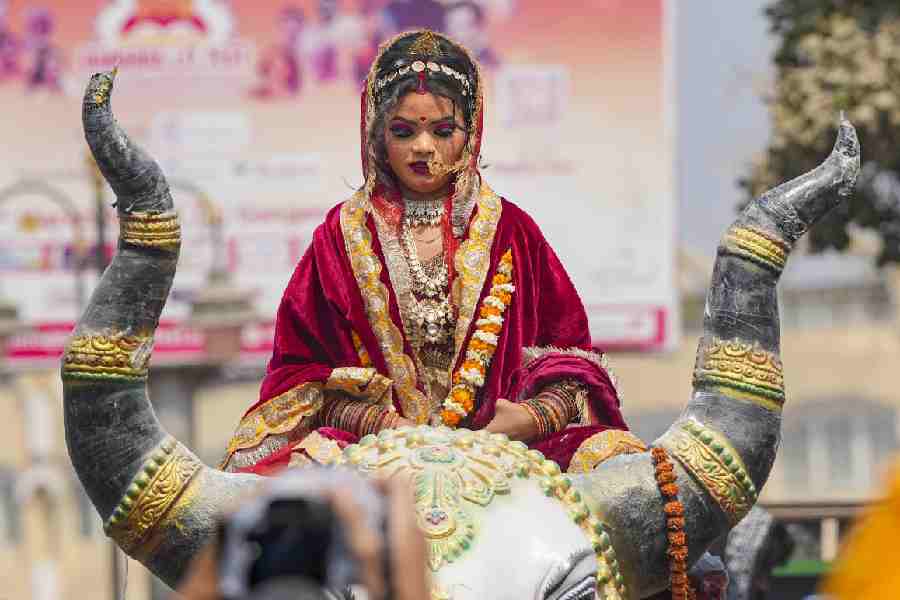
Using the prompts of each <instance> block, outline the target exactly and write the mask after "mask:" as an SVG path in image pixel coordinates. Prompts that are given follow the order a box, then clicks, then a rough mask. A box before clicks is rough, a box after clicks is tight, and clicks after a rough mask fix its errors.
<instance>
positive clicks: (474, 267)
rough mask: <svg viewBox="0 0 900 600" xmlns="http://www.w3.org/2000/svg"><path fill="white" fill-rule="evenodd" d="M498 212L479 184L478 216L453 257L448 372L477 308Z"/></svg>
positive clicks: (490, 192)
mask: <svg viewBox="0 0 900 600" xmlns="http://www.w3.org/2000/svg"><path fill="white" fill-rule="evenodd" d="M501 211H502V203H501V202H500V197H499V196H497V194H495V193H494V192H493V190H491V188H490V187H488V185H487V184H486V183H482V185H481V196H480V197H479V199H478V213H477V214H476V215H475V218H474V219H473V220H472V225H471V226H470V227H469V237H468V239H466V241H464V242H463V243H462V244H460V245H459V248H458V249H457V250H456V256H455V257H454V263H455V265H456V272H457V274H458V276H457V277H456V281H454V282H453V288H454V292H453V296H454V297H455V298H458V299H459V301H458V303H457V306H458V307H459V318H458V319H457V321H456V336H455V348H456V351H455V352H454V355H453V360H452V361H450V371H451V372H452V370H453V367H454V366H455V365H456V361H457V360H459V355H460V353H461V352H462V351H463V348H464V344H465V341H466V337H467V336H468V333H469V326H470V325H471V324H472V319H473V317H474V316H475V311H476V309H477V308H478V299H479V298H480V297H481V290H482V289H483V288H484V281H485V279H486V278H487V273H488V269H489V268H490V266H491V247H492V246H493V245H494V234H495V233H496V232H497V224H498V223H499V222H500V213H501Z"/></svg>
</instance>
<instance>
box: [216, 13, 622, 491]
mask: <svg viewBox="0 0 900 600" xmlns="http://www.w3.org/2000/svg"><path fill="white" fill-rule="evenodd" d="M362 100H363V102H362V110H363V119H362V123H361V130H362V131H361V133H362V160H363V169H364V173H365V178H366V179H365V185H364V186H363V187H362V189H360V190H359V191H358V192H357V193H356V194H355V195H354V196H353V197H352V198H350V199H349V200H347V201H346V202H343V203H342V204H340V205H338V206H337V207H335V208H334V209H332V210H331V211H330V212H329V213H328V216H327V217H326V219H325V222H324V223H323V224H322V225H321V226H320V227H319V228H318V229H317V230H316V232H315V234H314V236H313V241H312V244H311V246H310V248H309V250H308V251H307V253H306V255H305V256H304V257H303V259H302V260H301V261H300V264H299V265H298V266H297V269H296V271H295V273H294V275H293V277H292V279H291V281H290V283H289V285H288V287H287V290H286V291H285V293H284V297H283V299H282V303H281V307H280V308H279V311H278V317H277V323H276V332H275V348H274V352H273V356H272V359H271V361H270V363H269V367H268V372H267V375H266V377H265V380H264V381H263V384H262V389H261V392H260V400H259V402H258V403H257V404H256V405H254V406H253V407H251V409H250V410H249V411H248V412H247V413H246V415H245V417H244V418H243V420H242V421H241V424H240V425H239V427H238V429H237V432H236V433H235V435H234V437H233V438H232V441H231V444H230V445H229V451H228V455H227V456H226V459H225V461H224V463H223V466H224V467H225V468H226V469H228V470H232V471H254V472H257V473H266V472H269V471H272V470H274V469H278V468H282V467H284V466H287V465H290V464H299V463H305V462H307V461H308V460H310V459H312V460H317V461H327V460H328V459H329V458H330V457H332V456H334V454H335V453H336V452H339V451H340V448H342V447H343V446H345V445H346V444H348V443H353V442H356V441H357V440H358V439H360V437H362V436H364V435H367V434H371V433H377V432H378V431H380V430H382V429H386V428H395V427H398V426H402V425H411V424H431V425H441V424H443V425H447V426H450V427H468V428H470V429H482V428H486V429H487V430H488V431H492V432H499V433H504V434H506V435H507V436H509V437H510V438H512V439H517V440H521V441H524V442H526V443H528V444H529V445H530V446H531V447H533V448H536V449H538V450H541V451H542V452H544V453H545V454H546V455H547V456H548V457H549V458H552V459H554V460H557V461H558V462H559V463H560V464H561V466H562V467H563V468H566V466H567V465H568V463H569V460H570V459H571V457H572V453H573V452H574V451H575V449H576V448H578V446H579V444H580V443H581V442H583V441H584V440H586V439H587V438H588V437H590V436H592V435H593V434H595V433H598V432H600V431H603V430H605V429H608V428H618V429H624V428H625V423H624V421H623V419H622V415H621V413H620V412H619V400H618V396H617V393H616V390H615V386H614V382H613V380H612V378H611V376H610V375H609V373H608V372H607V370H606V368H605V361H604V359H603V357H602V356H601V355H600V354H597V353H595V352H593V351H592V350H591V346H590V334H589V331H588V322H587V316H586V314H585V311H584V307H583V306H582V304H581V301H580V299H579V298H578V295H577V293H576V292H575V288H574V287H573V286H572V283H571V281H570V280H569V278H568V276H567V275H566V272H565V270H564V269H563V266H562V265H561V264H560V262H559V260H558V259H557V257H556V255H555V254H554V252H553V250H552V249H551V248H550V246H549V245H548V244H547V242H546V240H544V238H543V236H542V235H541V232H540V230H539V229H538V227H537V226H536V225H535V223H534V222H533V221H532V220H531V218H530V217H528V215H526V214H525V213H524V212H523V211H522V210H521V209H520V208H518V207H517V206H515V205H514V204H512V203H510V202H507V201H506V200H504V199H501V198H500V197H498V196H497V195H496V194H495V193H494V192H493V191H492V190H491V189H490V188H489V187H488V186H487V184H486V183H485V182H484V181H483V180H482V178H481V176H480V174H479V172H478V156H479V148H480V145H481V132H482V117H483V97H482V79H481V76H480V75H479V71H478V67H477V65H476V63H475V61H474V60H473V59H472V58H471V57H470V56H469V54H468V53H467V52H466V51H465V50H464V49H463V48H461V47H460V46H458V45H457V44H455V43H453V42H451V41H450V40H448V39H447V38H445V37H443V36H441V35H439V34H436V33H433V32H431V31H427V30H424V31H416V32H409V33H405V34H401V35H399V36H398V37H396V38H394V39H393V40H391V41H390V42H388V43H387V44H385V45H384V46H383V47H382V49H381V51H380V53H379V55H378V57H377V58H376V60H375V61H374V63H373V66H372V69H371V71H370V73H369V76H368V78H367V80H366V89H365V92H364V94H363V99H362Z"/></svg>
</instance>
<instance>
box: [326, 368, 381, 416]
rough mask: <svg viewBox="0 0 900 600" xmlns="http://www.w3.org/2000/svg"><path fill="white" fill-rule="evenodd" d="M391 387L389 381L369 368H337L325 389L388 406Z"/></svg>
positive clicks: (332, 372)
mask: <svg viewBox="0 0 900 600" xmlns="http://www.w3.org/2000/svg"><path fill="white" fill-rule="evenodd" d="M392 385H393V382H392V381H391V380H390V379H388V378H387V377H385V376H384V375H381V374H380V373H379V372H378V371H376V370H375V369H373V368H371V367H369V368H363V367H338V368H336V369H334V370H332V371H331V375H329V377H328V381H326V382H325V389H326V390H331V391H339V392H344V393H346V394H349V395H351V396H353V397H355V398H360V399H363V400H367V401H369V402H373V403H377V404H384V405H387V406H390V405H391V402H392V398H391V396H392V395H391V386H392Z"/></svg>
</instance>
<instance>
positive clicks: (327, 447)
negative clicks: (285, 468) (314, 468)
mask: <svg viewBox="0 0 900 600" xmlns="http://www.w3.org/2000/svg"><path fill="white" fill-rule="evenodd" d="M301 450H302V451H305V452H306V456H308V457H309V459H312V460H313V461H315V462H317V463H319V464H320V465H330V464H333V463H334V462H335V461H337V460H338V459H339V458H340V457H341V456H342V455H343V450H341V447H340V446H339V445H338V443H337V442H336V441H334V440H329V439H328V438H325V437H322V436H321V435H319V433H318V432H316V431H313V432H311V433H310V434H309V435H307V436H306V437H305V438H303V441H302V442H300V443H299V444H297V445H296V446H294V450H293V452H292V453H291V466H299V465H300V464H302V463H301V461H300V460H299V459H298V460H297V461H296V465H295V464H294V463H295V461H294V456H295V455H299V454H300V452H299V451H301Z"/></svg>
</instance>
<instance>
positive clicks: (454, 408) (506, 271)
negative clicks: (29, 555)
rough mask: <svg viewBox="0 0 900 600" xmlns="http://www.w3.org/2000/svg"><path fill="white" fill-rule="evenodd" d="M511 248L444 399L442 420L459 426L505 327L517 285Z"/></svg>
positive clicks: (496, 275) (471, 402)
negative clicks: (506, 313) (514, 281)
mask: <svg viewBox="0 0 900 600" xmlns="http://www.w3.org/2000/svg"><path fill="white" fill-rule="evenodd" d="M512 274H513V267H512V250H507V251H506V253H505V254H504V255H503V256H502V257H501V258H500V264H499V265H497V273H496V274H495V275H494V277H493V279H491V284H492V285H491V293H490V294H488V295H487V296H485V298H484V300H482V301H481V307H480V308H479V311H478V314H479V316H480V317H481V318H480V319H478V320H477V321H476V322H475V332H474V333H473V334H472V338H471V339H470V340H469V345H468V346H467V348H466V358H465V360H464V361H463V363H462V365H460V367H459V369H458V370H457V371H456V373H454V375H453V387H452V388H450V393H449V394H448V395H447V398H446V399H445V400H444V409H443V410H442V411H441V421H443V423H444V424H445V425H447V426H449V427H456V426H457V425H459V423H460V421H462V420H463V419H464V418H465V417H467V416H468V415H469V413H470V412H472V409H473V408H474V407H475V396H476V395H477V394H478V390H479V389H480V388H481V386H483V385H484V379H485V377H486V376H487V371H488V367H489V366H490V364H491V359H492V358H493V357H494V351H496V350H497V341H498V339H499V335H500V331H501V330H502V329H503V313H504V312H506V308H507V307H508V306H509V304H510V302H512V294H513V292H515V290H516V288H515V286H513V284H512Z"/></svg>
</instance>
